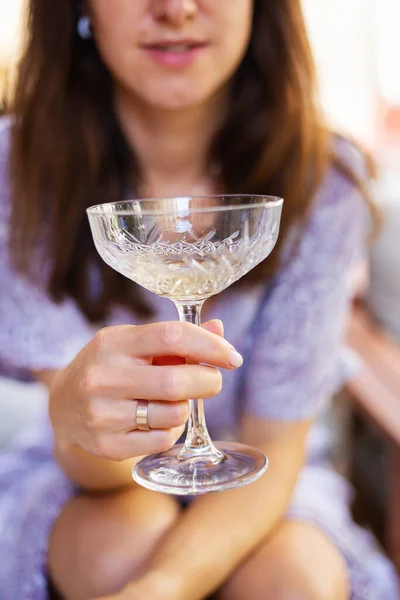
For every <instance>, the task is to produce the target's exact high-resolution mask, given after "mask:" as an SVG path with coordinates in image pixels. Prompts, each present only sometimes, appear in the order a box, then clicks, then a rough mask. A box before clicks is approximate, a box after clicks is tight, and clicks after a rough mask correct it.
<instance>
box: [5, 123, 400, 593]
mask: <svg viewBox="0 0 400 600" xmlns="http://www.w3.org/2000/svg"><path fill="white" fill-rule="evenodd" d="M9 129H10V125H9V123H8V122H6V121H3V122H2V123H1V124H0V315H1V317H0V318H1V321H0V368H1V370H2V371H3V372H10V371H13V372H14V373H16V374H17V375H18V376H22V375H23V373H24V372H26V371H29V370H33V369H59V368H61V367H64V366H65V365H66V364H67V363H68V362H69V361H71V360H72V359H73V358H74V356H75V354H76V353H77V352H78V351H79V350H80V349H81V348H82V347H83V346H84V345H85V344H86V343H87V342H88V341H89V340H90V339H91V337H92V335H93V329H92V327H91V326H90V325H89V324H88V323H87V321H86V320H85V318H84V316H83V315H82V314H81V313H80V311H79V309H78V308H77V306H76V305H75V303H74V302H73V301H72V300H70V299H69V300H65V301H64V302H63V303H62V304H55V303H53V302H52V301H51V300H50V299H49V298H48V296H47V295H46V293H45V291H44V290H43V289H39V288H38V287H35V286H34V285H32V284H31V283H30V282H29V281H27V280H25V279H23V278H22V277H20V276H19V275H18V274H17V273H15V272H13V271H12V269H11V267H10V264H9V257H8V256H7V248H6V244H7V236H8V228H7V222H8V217H9V212H10V195H9V182H8V173H7V157H8V148H9ZM340 151H341V152H342V153H343V154H344V155H345V156H346V157H347V159H348V160H349V161H353V163H354V164H357V162H358V163H359V162H360V160H359V158H358V157H357V156H356V155H355V153H354V151H353V150H352V149H351V148H350V147H348V146H347V145H346V144H345V143H342V147H341V148H340ZM360 168H361V167H360ZM365 231H366V215H365V209H364V208H363V203H362V200H361V198H360V196H359V195H358V193H357V192H356V191H355V190H354V189H353V188H352V187H351V185H350V184H349V183H348V182H347V181H346V180H345V179H344V178H342V177H341V176H340V175H339V174H338V173H336V172H334V171H331V172H330V173H329V174H328V175H327V177H326V180H325V182H324V184H323V186H322V187H321V189H320V191H319V193H318V197H317V199H316V203H315V209H314V212H313V215H312V219H311V222H310V223H309V225H308V228H307V231H306V234H305V235H304V237H303V240H302V243H301V246H300V248H299V251H298V253H297V257H296V258H295V260H294V261H293V262H292V263H291V264H290V266H289V267H287V268H286V269H285V270H284V271H282V272H281V273H280V274H279V276H278V278H277V281H276V283H275V286H274V289H273V290H272V292H271V293H270V294H269V295H268V298H267V299H266V298H265V286H264V285H261V284H260V285H259V286H257V287H255V288H254V289H253V288H252V289H251V290H241V289H238V290H233V291H230V292H229V291H228V292H227V293H226V294H225V295H224V296H223V297H221V298H220V299H217V300H216V302H215V304H214V305H213V309H212V313H213V314H212V315H210V316H213V317H219V318H221V319H222V320H223V321H224V323H225V331H226V337H227V338H228V339H229V340H230V341H231V342H232V344H234V345H235V346H236V348H237V349H238V350H239V351H241V352H244V354H245V357H246V359H247V360H246V367H245V368H244V367H243V368H242V369H239V370H238V371H235V372H228V373H224V386H223V391H222V393H221V394H220V395H219V396H218V397H217V398H216V399H213V400H210V401H208V402H207V418H208V422H209V426H210V430H211V433H212V435H213V436H214V437H215V438H227V437H229V436H231V435H233V434H234V433H233V432H234V431H235V428H236V426H237V421H238V417H239V416H240V413H241V412H248V413H251V414H254V415H257V416H258V417H260V418H264V419H266V420H268V419H271V420H282V421H301V420H304V419H309V418H310V417H315V416H317V415H318V413H319V412H320V411H322V410H323V409H324V407H325V406H326V403H327V402H328V399H329V398H330V396H331V395H332V393H333V392H334V390H335V389H336V387H337V385H338V373H339V371H340V360H341V351H342V338H343V331H344V326H345V318H346V314H347V310H348V305H349V299H350V277H349V274H350V271H351V267H352V265H353V263H354V261H355V260H356V258H357V256H358V255H360V253H361V252H362V250H363V246H364V241H365V240H364V237H365ZM148 297H149V301H150V302H152V303H153V304H154V306H155V308H156V320H170V319H176V314H175V308H174V307H173V305H172V303H171V302H169V301H167V300H160V299H158V298H156V297H155V296H153V295H152V294H150V293H149V296H148ZM263 298H264V302H263V301H262V299H263ZM256 314H257V326H256V327H255V326H254V323H255V315H256ZM121 322H123V323H126V322H132V317H131V316H130V315H128V314H124V313H123V312H117V311H115V312H114V314H113V315H112V318H111V319H110V321H109V323H108V324H109V325H111V324H116V323H121ZM252 324H253V325H252ZM250 353H251V355H250ZM238 390H240V393H238ZM327 454H328V439H327V437H326V436H322V437H321V436H320V435H318V425H315V427H314V428H313V429H312V430H311V433H310V439H309V452H308V464H307V466H305V467H304V469H303V471H302V472H301V474H300V477H299V480H298V484H297V487H296V490H295V493H294V495H293V499H292V502H291V505H290V507H289V508H288V512H287V516H288V518H293V519H298V520H300V521H303V522H307V523H313V524H314V525H316V526H317V527H319V528H321V530H323V531H324V532H325V534H326V535H327V536H328V537H329V538H330V539H331V540H332V541H333V543H334V544H336V545H337V547H338V549H339V551H340V552H341V554H342V555H343V557H344V558H345V560H346V563H347V565H348V569H349V575H350V580H351V589H352V599H353V600H395V599H397V598H398V587H397V585H398V584H397V578H396V575H395V571H394V569H393V567H392V565H391V564H390V563H389V561H387V560H386V559H385V558H384V557H382V556H381V555H380V554H379V553H378V552H377V551H376V550H375V547H374V542H373V539H372V538H371V537H370V536H369V535H368V534H367V533H366V532H364V531H363V530H361V529H360V528H358V527H357V526H356V525H354V523H353V522H352V520H351V516H350V513H349V509H348V504H349V501H350V496H351V491H350V489H349V486H348V484H347V483H346V481H344V480H343V479H342V478H340V477H339V476H338V475H336V474H335V473H334V471H333V470H332V469H331V468H330V466H329V463H328V460H327ZM74 493H75V490H74V486H73V485H72V484H71V482H70V481H69V480H68V478H67V477H66V476H65V475H64V473H63V472H62V471H61V470H60V468H59V467H58V466H57V464H56V463H55V461H54V459H53V455H52V435H51V429H50V426H49V423H48V422H42V423H37V424H35V425H32V428H31V430H30V431H29V432H24V436H23V437H22V438H21V439H20V440H16V441H15V443H14V445H13V446H12V448H11V449H10V450H9V451H7V452H6V453H4V454H3V455H2V456H0V556H1V559H2V560H1V562H0V598H1V600H45V599H46V598H47V577H46V548H47V544H48V539H49V533H50V531H51V528H52V526H53V523H54V520H55V519H56V518H57V515H58V514H59V513H60V510H61V509H62V507H63V506H64V504H65V503H66V502H68V500H69V499H70V498H71V497H72V496H73V495H74ZM266 510H268V507H267V506H266Z"/></svg>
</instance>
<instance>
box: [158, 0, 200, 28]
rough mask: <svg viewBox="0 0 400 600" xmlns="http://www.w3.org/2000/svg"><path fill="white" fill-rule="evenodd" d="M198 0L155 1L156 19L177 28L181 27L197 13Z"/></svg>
mask: <svg viewBox="0 0 400 600" xmlns="http://www.w3.org/2000/svg"><path fill="white" fill-rule="evenodd" d="M197 10H198V7H197V0H154V2H153V11H154V13H153V14H154V17H155V18H156V19H157V20H159V21H163V22H164V23H168V24H170V25H173V26H175V27H180V26H182V25H184V23H185V22H186V21H187V20H188V19H192V18H193V17H194V16H195V15H196V13H197Z"/></svg>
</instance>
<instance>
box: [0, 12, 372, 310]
mask: <svg viewBox="0 0 400 600" xmlns="http://www.w3.org/2000/svg"><path fill="white" fill-rule="evenodd" d="M78 18H79V12H78V4H77V3H76V2H73V0H57V2H54V0H31V2H30V3H29V13H28V39H27V44H26V49H25V53H24V55H23V57H22V60H21V63H20V67H19V73H18V78H17V86H16V92H15V96H14V100H13V105H12V107H11V108H12V111H13V113H14V114H15V116H16V118H15V125H14V127H13V134H12V135H13V137H12V150H11V176H12V193H13V209H12V226H11V231H12V234H13V235H12V239H11V250H12V256H13V259H14V263H15V265H16V266H17V268H18V269H19V270H21V271H23V272H27V273H30V274H32V272H33V268H34V267H35V265H34V262H35V261H34V259H33V257H34V256H35V253H34V250H35V249H36V248H37V246H38V242H39V240H40V241H41V244H42V246H44V250H45V252H46V255H47V256H48V257H49V258H50V261H51V263H50V278H49V283H48V291H49V293H50V295H51V297H52V298H53V299H54V300H55V301H60V300H62V299H63V298H64V297H65V296H66V295H69V296H71V297H73V298H74V299H75V300H76V302H77V303H78V305H79V306H80V308H81V309H82V311H83V312H84V314H86V316H87V317H88V318H89V319H90V320H92V321H96V320H99V319H102V318H104V317H105V316H106V315H107V312H108V309H109V308H110V307H111V305H112V304H115V303H120V304H124V305H127V306H130V307H131V308H133V309H135V310H136V311H137V312H139V313H142V314H145V313H146V311H147V310H148V308H147V306H146V304H145V303H144V302H143V300H142V299H141V295H140V291H139V289H138V288H137V286H132V284H131V283H130V282H129V281H128V280H127V279H125V278H123V277H122V276H121V275H119V274H118V273H116V272H115V271H113V270H112V269H111V268H109V267H108V266H107V265H105V263H103V262H102V261H101V259H100V257H99V256H98V255H97V253H96V251H95V248H94V245H93V242H92V239H91V234H90V230H89V226H88V222H87V217H86V214H85V209H86V208H87V207H88V206H90V205H92V204H97V203H101V202H111V201H118V200H120V199H121V198H122V197H123V195H124V190H126V186H127V181H128V178H130V177H131V176H132V174H133V176H134V177H135V175H137V174H138V170H137V165H136V163H135V157H134V156H133V155H132V152H131V150H130V148H129V147H128V144H127V142H126V140H125V139H124V135H123V133H122V131H121V129H120V127H119V125H118V122H117V119H116V116H115V112H114V109H113V102H112V82H111V77H110V74H109V73H108V71H107V70H106V68H105V66H104V65H103V63H102V61H101V59H100V56H99V54H98V52H97V49H96V46H95V44H94V43H93V42H92V41H89V42H88V41H83V40H81V39H80V38H79V36H78V35H77V32H76V23H77V20H78ZM230 97H231V101H230V105H229V107H228V111H227V116H226V120H225V123H224V124H223V126H222V128H221V130H220V131H218V132H217V133H216V136H215V139H214V140H213V143H212V144H211V147H210V160H215V161H218V162H219V164H220V165H221V167H222V184H223V187H224V188H225V190H226V192H227V193H229V192H243V193H252V194H254V193H262V194H268V193H269V194H273V195H281V196H283V197H284V198H285V210H284V214H283V222H282V229H281V235H280V240H279V243H278V249H277V251H275V252H274V253H273V255H272V256H271V257H270V258H269V259H268V261H266V262H265V263H262V264H261V265H259V266H258V267H257V268H256V269H254V270H253V271H252V272H251V273H249V275H248V276H247V279H248V280H253V281H254V280H260V279H261V278H264V279H266V278H267V277H268V276H270V275H271V274H272V272H274V271H276V270H277V269H278V268H279V257H280V252H279V249H280V248H282V245H283V243H284V241H285V239H286V237H287V233H288V231H289V229H290V228H291V226H292V225H293V223H294V222H295V221H298V220H304V219H305V218H306V217H307V215H308V213H309V210H310V207H311V204H312V199H313V197H314V196H315V192H316V189H317V187H318V185H319V184H320V183H321V180H322V178H323V175H324V173H325V171H326V168H327V167H328V165H329V164H331V163H332V162H334V163H335V164H336V166H337V167H338V168H340V169H341V170H342V172H343V173H344V174H345V175H346V176H347V177H349V178H350V179H351V180H352V181H353V182H354V183H355V184H356V185H357V186H359V187H360V188H361V187H362V182H361V180H359V179H358V178H357V175H356V174H355V173H353V172H351V171H350V170H349V169H348V167H346V165H345V164H342V163H341V162H340V159H339V158H337V157H335V156H333V155H332V144H331V140H330V136H329V134H328V131H327V129H326V128H325V127H324V125H323V122H322V120H321V118H320V114H319V111H318V107H317V103H316V91H315V74H314V65H313V60H312V55H311V50H310V46H309V42H308V38H307V33H306V28H305V24H304V20H303V15H302V9H301V4H300V0H279V1H278V2H271V0H254V23H253V32H252V37H251V41H250V44H249V47H248V49H247V52H246V55H245V57H244V59H243V61H242V63H241V65H240V67H239V69H238V70H237V72H236V74H235V75H234V77H233V79H232V82H231V96H230ZM238 132H240V140H238ZM94 265H96V267H97V269H98V270H99V272H100V279H101V283H102V285H101V293H100V295H99V297H95V298H94V297H93V294H91V292H90V283H91V281H90V277H89V274H90V272H91V270H92V268H93V266H94Z"/></svg>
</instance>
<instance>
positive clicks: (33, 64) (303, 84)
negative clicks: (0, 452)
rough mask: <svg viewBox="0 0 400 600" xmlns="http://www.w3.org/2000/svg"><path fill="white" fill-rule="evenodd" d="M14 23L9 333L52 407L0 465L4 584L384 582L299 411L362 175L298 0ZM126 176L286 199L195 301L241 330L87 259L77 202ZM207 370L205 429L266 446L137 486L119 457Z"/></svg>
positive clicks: (346, 258) (144, 448) (358, 223)
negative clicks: (221, 484)
mask: <svg viewBox="0 0 400 600" xmlns="http://www.w3.org/2000/svg"><path fill="white" fill-rule="evenodd" d="M29 34H30V35H29V41H28V45H27V49H26V53H25V56H24V58H23V60H22V63H21V66H20V72H19V77H18V84H17V92H16V96H15V99H14V106H13V111H14V114H15V116H14V118H13V120H12V121H8V122H6V123H4V124H3V127H2V134H1V144H2V150H1V161H2V162H1V168H2V173H1V177H2V185H1V205H2V211H3V213H4V214H3V219H2V222H4V223H6V226H5V228H4V231H3V233H2V240H1V243H2V246H1V252H2V259H1V281H2V286H1V294H0V303H1V304H0V306H1V314H3V315H6V318H5V319H3V321H2V323H1V328H0V348H1V349H2V350H1V361H2V364H3V365H4V367H5V368H8V369H14V370H17V372H18V373H21V374H23V373H25V374H26V372H28V373H29V374H33V375H34V376H35V377H36V378H38V379H40V380H42V381H44V382H46V383H47V384H48V385H49V388H50V421H51V426H52V427H51V428H50V427H49V426H48V425H47V426H44V428H43V429H35V428H32V432H31V433H30V439H29V440H27V439H26V437H25V438H24V440H23V441H21V442H19V444H18V443H17V444H16V445H15V446H14V448H13V449H12V451H10V453H9V454H8V455H6V456H5V457H3V458H2V461H1V463H0V464H1V478H0V485H1V491H2V494H1V500H0V502H1V504H0V519H1V520H0V523H1V525H2V528H3V531H4V534H3V535H2V536H1V541H0V544H1V546H0V548H1V550H2V551H3V556H6V557H8V558H7V561H6V565H5V566H4V567H2V572H1V582H0V590H1V597H2V598H3V599H4V600H8V599H11V598H12V599H13V600H15V598H18V599H19V600H27V599H29V600H33V599H35V600H37V599H40V600H41V599H42V598H45V597H46V593H47V592H46V589H47V585H48V583H49V581H50V580H51V581H52V585H54V587H55V589H56V590H57V593H58V594H59V595H60V596H61V597H63V598H65V599H67V600H77V599H80V600H82V599H87V598H95V597H103V596H107V597H112V598H115V599H116V598H119V599H120V600H121V599H134V598H135V599H136V598H149V599H153V600H157V599H160V600H161V599H165V600H167V599H169V600H186V599H187V600H195V599H201V598H205V597H207V596H209V595H210V594H213V593H215V594H216V597H217V598H219V599H221V600H222V599H226V598H229V600H235V599H236V598H243V597H248V598H251V599H252V600H257V599H259V598H262V599H263V600H265V599H269V598H271V599H272V598H273V599H276V598H307V599H309V600H317V599H318V600H328V599H329V600H330V599H332V600H342V599H343V600H344V599H346V598H350V597H351V598H353V599H355V600H361V599H362V600H367V599H369V598H371V599H373V600H377V599H378V598H385V600H390V599H391V598H393V599H394V598H396V597H397V596H396V589H397V588H396V579H395V575H394V572H393V569H392V567H391V565H390V564H389V563H388V562H387V561H386V559H384V558H381V557H380V556H379V555H378V554H377V553H376V552H375V551H374V549H373V544H372V541H371V540H370V539H369V538H368V537H367V535H366V534H365V533H363V532H362V531H360V530H359V529H358V528H357V527H356V526H355V525H354V524H353V523H352V522H351V519H350V516H349V511H348V507H347V503H348V491H347V487H346V484H345V482H344V481H342V480H341V479H340V478H339V477H337V476H336V475H335V474H334V473H333V471H331V470H330V468H329V465H328V464H327V462H326V444H322V446H321V444H318V443H317V438H316V436H315V435H314V433H313V432H314V431H315V430H314V429H313V427H312V422H313V419H314V418H315V415H316V414H317V412H318V411H319V410H320V408H321V407H322V406H323V405H324V403H325V401H326V399H327V398H328V397H329V396H330V394H331V393H332V391H333V389H334V387H335V378H336V377H335V375H336V373H337V371H338V365H339V357H340V345H341V339H342V335H343V329H344V324H345V319H346V314H347V310H348V304H349V300H350V285H349V279H350V273H351V269H352V265H353V264H354V262H355V261H356V260H357V256H359V255H360V254H361V253H362V251H363V245H364V241H365V229H366V227H365V223H366V219H365V215H366V200H365V199H364V197H363V190H364V188H365V186H366V180H367V174H366V169H365V167H364V161H363V160H362V158H361V156H359V155H358V153H357V152H356V151H355V150H353V149H352V148H351V147H350V146H349V145H348V144H346V143H345V142H344V141H340V140H333V138H331V137H330V136H329V135H328V132H327V131H326V130H325V129H324V127H323V125H322V124H321V121H320V118H319V115H318V112H317V109H316V107H315V105H314V98H315V95H314V75H313V67H312V61H311V56H310V50H309V46H308V42H307V37H306V33H305V28H304V23H303V19H302V13H301V8H300V3H299V1H298V0H281V1H280V2H270V1H269V0H229V1H228V0H220V1H219V2H214V0H136V1H135V2H131V1H130V0H114V1H113V2H109V0H89V1H88V2H87V3H78V2H74V1H73V0H58V2H56V3H55V2H54V1H53V0H41V1H40V2H39V1H35V2H31V3H30V18H29ZM132 190H133V193H135V194H136V195H137V196H171V195H175V194H180V195H190V194H210V193H216V192H220V191H222V192H243V193H244V192H251V193H272V194H275V195H283V196H284V197H285V199H286V207H285V212H284V219H283V224H282V230H281V239H280V243H279V246H278V248H277V250H276V252H275V253H274V255H273V256H272V257H271V259H269V260H268V261H267V262H266V264H262V265H261V266H259V267H258V268H256V269H255V270H254V271H253V272H252V273H250V274H249V276H248V277H246V278H245V279H243V281H242V282H241V283H240V285H238V286H236V287H233V288H232V289H230V290H229V291H227V292H226V293H225V294H223V295H221V296H220V297H217V298H215V299H214V301H213V302H212V304H211V305H210V308H209V315H208V318H209V319H210V318H214V317H218V318H220V319H222V320H223V321H224V324H225V334H226V338H227V339H228V340H229V341H230V343H231V344H233V345H234V346H235V347H236V348H237V350H235V349H234V348H233V346H232V345H231V344H228V343H227V342H226V341H225V339H224V338H223V329H222V324H221V323H220V322H219V321H216V320H212V321H210V322H209V323H208V324H207V325H205V326H204V327H203V329H196V328H193V327H190V326H179V325H177V324H176V323H172V324H171V323H169V321H172V320H173V321H175V319H176V316H175V311H174V307H173V306H172V303H169V302H168V301H161V300H159V299H157V298H154V297H153V296H151V295H150V294H147V293H144V292H143V291H142V290H140V289H138V288H137V287H135V286H133V285H131V284H130V283H129V282H128V281H127V280H124V279H123V278H121V277H120V276H119V275H117V274H116V273H115V272H113V271H111V270H110V269H109V268H107V267H106V266H105V265H104V264H103V263H102V262H101V261H100V259H99V258H98V256H97V254H96V252H95V250H94V247H93V243H92V240H91V237H90V233H89V230H88V225H87V220H86V216H85V208H86V207H87V206H89V205H91V204H93V203H100V202H103V201H104V202H106V201H114V200H119V199H120V198H122V197H124V196H126V194H127V193H128V191H130V192H132ZM266 290H267V292H266ZM256 317H257V319H258V321H255V319H256ZM255 322H256V323H257V326H256V327H255V326H254V325H252V323H253V324H254V323H255ZM99 323H102V324H103V325H106V327H104V328H103V329H101V330H100V333H98V334H96V335H95V336H93V331H94V327H98V326H99ZM132 323H134V324H136V325H137V327H132V325H131V324H132ZM121 324H122V325H121ZM250 349H251V351H250ZM240 351H242V352H245V360H246V370H245V371H244V372H242V373H241V369H237V370H236V368H237V367H238V366H239V365H240V364H241V362H242V359H241V357H240V355H238V352H239V353H240ZM143 357H145V359H144V360H143ZM168 357H169V358H168ZM183 359H189V361H193V362H195V363H205V364H208V365H210V366H209V367H204V366H200V365H198V364H197V365H191V366H190V367H187V366H183V365H182V362H183ZM218 368H224V369H226V370H227V372H226V373H225V374H224V385H223V389H222V392H221V394H220V395H219V397H218V398H216V399H213V400H210V401H209V403H208V406H207V411H208V412H207V415H208V419H209V423H210V429H211V432H212V434H213V436H214V437H215V438H220V437H222V436H224V435H232V434H234V435H235V436H236V437H237V438H238V439H242V440H243V441H245V442H249V443H251V444H257V445H258V446H259V447H260V448H262V449H263V450H265V451H266V453H267V454H268V456H269V458H270V465H271V466H270V469H269V472H268V475H267V476H265V477H263V478H261V479H260V480H259V481H258V482H257V483H254V484H252V485H250V486H247V487H245V488H243V489H239V490H235V491H230V492H226V493H224V494H211V495H206V496H203V497H200V498H198V499H195V500H194V501H192V502H191V503H190V504H189V506H188V507H187V508H185V509H182V508H181V506H180V505H179V503H178V501H177V500H176V499H175V498H174V497H167V496H164V495H161V494H155V493H152V492H149V491H147V490H145V489H142V488H140V487H138V486H136V485H134V484H133V483H132V481H131V467H132V463H133V462H134V460H137V458H136V459H134V458H132V457H137V456H138V455H143V454H146V453H150V452H154V451H158V450H161V449H164V448H167V447H169V446H171V445H172V444H173V443H174V442H175V440H176V439H177V438H178V437H179V435H180V434H181V432H182V426H183V425H184V423H185V421H186V418H187V407H186V404H185V402H184V401H185V399H186V398H188V397H193V398H199V397H211V396H213V395H214V394H216V393H218V391H219V390H220V387H221V376H220V374H219V371H218ZM148 369H151V374H148V373H149V371H148ZM188 369H190V377H187V373H188ZM242 371H243V370H242ZM239 390H240V393H239ZM137 398H141V399H144V400H148V401H149V403H148V419H149V425H150V427H152V430H151V431H138V429H137V422H136V408H137V401H136V400H135V399H137ZM155 400H156V401H155ZM238 409H239V410H238ZM50 431H51V433H50ZM53 444H54V453H53ZM53 456H55V460H54V458H53Z"/></svg>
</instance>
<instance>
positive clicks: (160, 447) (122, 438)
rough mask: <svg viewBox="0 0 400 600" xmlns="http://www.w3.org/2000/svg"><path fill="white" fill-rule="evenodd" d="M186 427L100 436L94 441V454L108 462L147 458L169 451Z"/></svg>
mask: <svg viewBox="0 0 400 600" xmlns="http://www.w3.org/2000/svg"><path fill="white" fill-rule="evenodd" d="M184 430H185V427H184V426H183V427H177V428H175V429H154V430H152V431H139V430H135V431H131V432H128V433H121V434H119V435H117V436H116V435H115V434H114V433H112V434H111V433H110V434H104V435H99V436H98V437H97V438H95V439H94V443H93V445H92V452H93V453H94V454H96V455H97V456H101V457H102V458H105V459H107V460H114V461H121V460H126V459H128V458H132V457H134V456H145V455H147V454H154V453H156V452H164V451H165V450H169V448H171V447H172V446H173V445H174V444H175V442H176V441H177V440H178V439H179V438H180V437H181V435H182V433H183V432H184Z"/></svg>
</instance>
